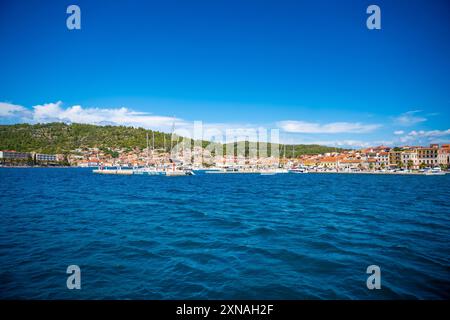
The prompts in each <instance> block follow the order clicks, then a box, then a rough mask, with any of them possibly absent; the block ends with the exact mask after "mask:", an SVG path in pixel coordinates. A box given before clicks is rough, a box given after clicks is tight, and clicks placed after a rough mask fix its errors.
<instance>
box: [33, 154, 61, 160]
mask: <svg viewBox="0 0 450 320" xmlns="http://www.w3.org/2000/svg"><path fill="white" fill-rule="evenodd" d="M34 160H35V161H42V162H56V161H58V157H57V156H56V155H55V154H43V153H36V154H35V155H34Z"/></svg>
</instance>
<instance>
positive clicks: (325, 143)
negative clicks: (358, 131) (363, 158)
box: [304, 140, 379, 149]
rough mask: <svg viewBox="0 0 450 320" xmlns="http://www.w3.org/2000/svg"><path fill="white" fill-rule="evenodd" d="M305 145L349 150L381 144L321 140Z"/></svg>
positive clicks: (359, 141)
mask: <svg viewBox="0 0 450 320" xmlns="http://www.w3.org/2000/svg"><path fill="white" fill-rule="evenodd" d="M304 143H305V144H318V145H322V146H330V147H338V148H349V149H357V148H367V147H370V146H374V145H378V144H379V143H378V144H377V143H372V142H367V141H361V140H319V141H308V142H304Z"/></svg>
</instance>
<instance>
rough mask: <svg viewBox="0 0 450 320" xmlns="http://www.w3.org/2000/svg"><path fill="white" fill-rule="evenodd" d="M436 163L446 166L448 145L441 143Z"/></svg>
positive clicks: (448, 153) (448, 160)
mask: <svg viewBox="0 0 450 320" xmlns="http://www.w3.org/2000/svg"><path fill="white" fill-rule="evenodd" d="M444 146H447V147H444ZM438 164H439V165H444V166H448V165H449V164H450V145H443V146H442V148H441V149H439V151H438Z"/></svg>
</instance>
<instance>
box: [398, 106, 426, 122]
mask: <svg viewBox="0 0 450 320" xmlns="http://www.w3.org/2000/svg"><path fill="white" fill-rule="evenodd" d="M420 112H421V110H414V111H408V112H405V113H402V114H401V115H399V116H398V117H395V118H394V121H395V122H396V123H397V124H399V125H401V126H412V125H415V124H418V123H421V122H425V121H427V118H425V117H423V116H419V115H418V113H420Z"/></svg>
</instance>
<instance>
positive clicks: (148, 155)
mask: <svg viewBox="0 0 450 320" xmlns="http://www.w3.org/2000/svg"><path fill="white" fill-rule="evenodd" d="M149 159H150V147H149V145H148V132H147V166H148V161H149Z"/></svg>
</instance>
